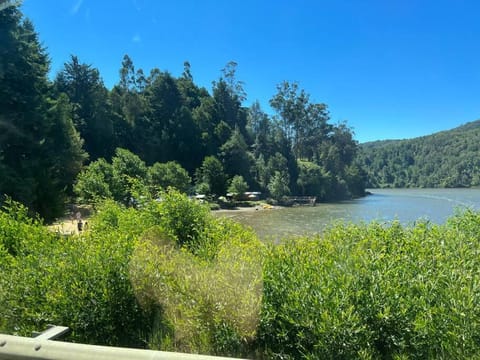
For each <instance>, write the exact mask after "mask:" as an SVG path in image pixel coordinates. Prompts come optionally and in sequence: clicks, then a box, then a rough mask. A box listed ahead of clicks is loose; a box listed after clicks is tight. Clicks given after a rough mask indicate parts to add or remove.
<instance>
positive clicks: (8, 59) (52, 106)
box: [0, 7, 85, 220]
mask: <svg viewBox="0 0 480 360" xmlns="http://www.w3.org/2000/svg"><path fill="white" fill-rule="evenodd" d="M48 67H49V62H48V58H47V54H46V52H45V50H44V49H43V48H42V46H41V45H40V42H39V40H38V36H37V34H36V32H35V30H34V28H33V25H32V23H31V22H30V21H28V20H24V19H23V18H22V14H21V13H20V12H19V10H18V9H17V8H16V7H9V8H7V9H5V10H3V11H0V134H1V135H0V170H1V171H2V174H1V176H0V179H1V180H0V194H1V195H2V197H3V196H4V195H6V196H9V197H11V198H13V199H14V200H17V201H20V202H22V203H24V204H25V205H27V206H28V207H29V208H30V209H31V210H32V211H36V212H38V213H39V214H40V215H41V216H43V217H44V218H45V219H46V220H51V219H53V218H55V217H56V216H59V215H61V213H62V211H63V209H64V202H65V200H66V197H67V195H68V192H69V190H70V189H69V187H70V186H71V182H72V179H73V178H74V177H75V176H76V174H77V173H78V171H79V170H80V167H81V165H82V162H83V161H84V159H85V153H84V152H83V151H82V149H81V145H82V142H81V140H80V138H79V136H78V134H77V133H76V131H75V129H74V128H73V123H72V119H71V116H70V113H69V111H68V107H69V104H68V102H67V101H66V99H65V98H60V99H59V100H58V101H55V100H52V99H51V98H50V97H49V94H51V85H50V84H49V82H48V80H47V73H48Z"/></svg>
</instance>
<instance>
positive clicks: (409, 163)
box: [358, 120, 480, 188]
mask: <svg viewBox="0 0 480 360" xmlns="http://www.w3.org/2000/svg"><path fill="white" fill-rule="evenodd" d="M358 161H359V163H360V165H361V166H362V167H363V169H364V170H365V172H366V173H367V187H372V188H382V187H396V188H404V187H423V188H426V187H471V186H479V185H480V120H476V121H472V122H469V123H466V124H464V125H461V126H459V127H456V128H454V129H451V130H446V131H441V132H437V133H434V134H431V135H427V136H421V137H417V138H413V139H405V140H380V141H373V142H367V143H363V144H360V149H359V155H358Z"/></svg>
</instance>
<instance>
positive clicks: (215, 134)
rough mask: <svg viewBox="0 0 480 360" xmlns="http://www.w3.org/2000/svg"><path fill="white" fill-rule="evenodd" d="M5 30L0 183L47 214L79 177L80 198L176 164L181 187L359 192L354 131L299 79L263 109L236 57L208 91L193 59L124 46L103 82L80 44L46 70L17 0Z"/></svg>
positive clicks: (277, 193) (67, 197)
mask: <svg viewBox="0 0 480 360" xmlns="http://www.w3.org/2000/svg"><path fill="white" fill-rule="evenodd" d="M0 37H1V38H0V54H1V56H0V129H1V132H0V172H1V174H2V176H1V178H0V193H1V194H6V195H7V196H8V197H11V198H13V199H14V200H18V201H20V202H22V203H23V204H25V205H27V206H28V207H29V208H30V209H32V210H33V211H35V212H38V213H39V214H41V216H42V217H44V218H45V219H47V220H48V219H52V218H54V217H57V216H59V215H61V214H62V211H63V210H64V207H65V204H66V202H67V201H71V199H72V197H73V196H74V195H75V194H74V188H75V190H76V195H78V196H79V197H80V198H81V199H84V200H91V199H92V198H95V197H97V198H98V197H100V198H108V197H113V198H116V199H117V200H122V201H126V199H128V198H129V197H130V196H129V192H131V191H130V190H131V189H130V185H132V184H134V183H137V184H138V183H139V182H140V183H145V184H147V183H148V185H149V186H150V187H149V188H150V189H157V188H160V187H164V186H165V185H172V184H170V182H169V181H167V182H165V181H164V180H165V179H166V178H167V179H168V178H170V179H172V178H173V179H174V180H176V179H175V175H172V174H175V173H178V174H181V176H182V179H183V180H185V179H187V183H186V184H185V182H184V181H183V180H182V181H181V183H182V186H183V190H185V191H189V192H191V193H193V192H200V193H204V194H207V195H212V196H220V195H224V194H225V192H226V191H227V190H228V188H229V186H234V188H233V190H235V188H240V189H244V188H247V189H250V190H251V191H260V192H262V193H263V194H264V195H267V196H269V197H271V198H273V199H277V200H280V199H282V198H283V197H284V196H287V195H290V194H295V195H312V196H317V197H318V199H319V200H330V199H342V198H348V197H352V196H359V195H362V194H363V192H364V176H363V173H362V171H361V170H360V168H359V167H358V166H357V165H355V164H354V163H353V159H354V157H355V154H356V151H357V147H358V145H357V142H356V141H355V140H354V139H353V134H352V131H351V130H350V129H349V128H348V126H347V125H346V124H344V123H341V124H337V125H333V124H331V123H330V122H329V121H330V117H329V112H328V108H327V105H325V104H322V103H316V102H312V101H311V100H310V96H309V94H307V93H306V92H305V91H304V90H303V89H301V88H300V87H299V85H298V84H297V83H295V82H282V83H281V84H279V85H278V86H277V89H276V93H275V94H274V95H273V97H272V98H271V100H270V106H271V108H272V109H273V110H274V112H275V114H274V115H268V114H267V113H265V112H264V111H263V110H262V108H261V107H260V104H259V103H258V102H254V103H253V105H252V106H250V107H246V106H245V105H244V102H245V100H246V92H245V89H244V84H243V83H242V81H240V80H238V79H237V78H236V68H237V64H236V63H235V62H230V63H228V64H226V66H225V68H224V69H223V70H222V71H221V73H220V75H219V78H218V79H217V80H215V81H213V82H212V89H211V91H208V90H207V89H205V88H202V87H199V86H198V85H196V84H195V82H194V78H193V75H192V69H191V66H190V64H189V63H188V62H185V64H184V71H183V73H182V74H181V75H180V76H179V77H175V76H173V75H172V74H170V73H169V72H168V71H162V70H160V69H157V68H155V69H152V70H150V71H149V72H148V73H147V72H144V71H143V70H142V69H138V68H136V67H135V66H134V63H133V61H132V59H131V58H130V57H129V56H128V55H125V56H124V58H123V60H122V61H121V65H120V66H119V67H120V70H119V80H118V83H117V84H116V85H115V86H113V88H112V89H107V88H106V86H105V84H104V83H103V80H102V77H101V74H100V72H99V70H98V69H96V68H95V67H94V66H93V65H90V64H86V63H82V61H81V60H80V59H79V58H78V57H77V56H75V55H72V56H71V58H70V59H66V60H67V62H66V63H65V64H64V67H63V68H62V69H61V70H60V71H59V72H58V73H57V74H56V76H55V77H54V79H52V80H50V79H49V78H48V73H49V60H48V54H47V51H46V50H45V48H44V47H43V46H42V44H41V42H40V40H39V38H38V35H37V33H36V32H35V29H34V27H33V25H32V23H31V22H30V21H29V20H27V19H24V18H23V16H22V14H21V12H20V10H19V9H18V8H16V7H9V8H7V9H5V10H3V11H1V12H0ZM167 163H168V164H169V165H166V164H167ZM89 169H90V171H89ZM169 169H170V170H171V169H174V170H173V173H172V171H169ZM79 174H80V177H81V181H80V184H78V181H77V176H78V175H79ZM185 175H186V176H185ZM158 179H161V180H162V181H160V182H158V181H157V180H158ZM174 182H175V181H174ZM75 184H77V185H76V186H75ZM125 184H127V185H125ZM173 185H175V184H173Z"/></svg>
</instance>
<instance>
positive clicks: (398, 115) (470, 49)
mask: <svg viewBox="0 0 480 360" xmlns="http://www.w3.org/2000/svg"><path fill="white" fill-rule="evenodd" d="M22 11H23V12H24V14H25V15H26V16H27V17H28V18H30V19H31V20H32V21H33V23H34V24H35V27H36V30H37V31H38V32H39V34H40V39H41V41H42V42H43V43H44V45H45V46H46V47H47V51H48V53H49V55H50V57H51V60H52V74H55V73H56V72H58V71H59V70H60V69H61V68H62V66H63V63H65V62H66V61H68V60H69V57H70V54H74V55H77V56H78V57H79V59H80V60H81V61H82V62H86V63H89V64H92V65H93V66H94V67H96V68H98V69H99V70H100V73H101V75H102V77H103V80H104V82H105V84H106V85H107V87H109V88H111V87H112V86H113V85H114V84H115V83H116V82H117V81H118V71H119V68H120V65H121V61H122V57H123V55H124V54H129V56H130V57H131V58H132V59H133V61H134V64H135V67H136V68H142V69H143V70H144V71H146V72H149V71H150V70H151V69H152V68H154V67H158V68H159V69H161V70H166V71H169V72H171V73H172V74H173V75H174V76H180V75H181V73H182V70H183V63H184V61H185V60H188V61H189V62H190V64H191V67H192V74H193V77H194V81H195V83H196V84H198V85H200V86H204V87H206V88H207V89H209V90H210V89H211V82H212V81H213V80H216V79H218V77H219V76H220V70H221V69H222V68H223V67H224V66H225V64H226V63H227V62H229V61H235V62H237V63H238V69H237V78H238V79H239V80H241V81H243V82H244V83H245V90H246V92H247V94H248V99H247V100H246V102H245V104H244V105H246V106H249V105H250V104H251V103H252V102H253V101H255V100H259V101H260V103H261V104H262V107H263V108H264V110H265V111H267V112H271V110H270V108H269V106H268V101H269V99H270V98H271V97H272V96H273V95H274V94H275V92H276V85H277V84H279V83H280V82H282V81H283V80H288V81H297V82H299V84H300V86H301V87H302V88H303V89H305V90H306V91H307V92H308V93H309V94H310V95H311V99H312V100H313V101H315V102H323V103H326V104H328V106H329V109H330V113H331V119H332V122H338V121H347V123H348V124H349V126H351V127H352V128H353V129H354V131H355V134H356V135H355V137H356V139H357V140H359V141H360V142H365V141H371V140H377V139H400V138H411V137H416V136H421V135H427V134H430V133H432V132H436V131H440V130H447V129H450V128H453V127H456V126H458V125H461V124H464V123H466V122H469V121H473V120H477V119H479V118H480V60H479V59H480V41H479V39H480V21H479V14H480V1H477V0H449V1H445V0H436V1H433V0H362V1H361V0H329V1H326V0H317V1H315V0H290V1H286V0H276V1H275V0H264V1H262V0H241V1H238V0H223V1H220V0H174V1H166V0H116V1H110V0H108V1H107V0H105V1H101V0H62V1H58V0H41V1H40V0H24V2H23V5H22Z"/></svg>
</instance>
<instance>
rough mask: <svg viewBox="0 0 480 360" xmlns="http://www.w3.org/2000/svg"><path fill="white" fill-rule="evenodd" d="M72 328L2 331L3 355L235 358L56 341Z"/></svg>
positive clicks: (57, 359) (23, 358) (58, 359)
mask: <svg viewBox="0 0 480 360" xmlns="http://www.w3.org/2000/svg"><path fill="white" fill-rule="evenodd" d="M67 331H68V328H65V327H61V326H55V327H51V328H50V329H48V330H47V331H45V332H43V333H41V334H39V335H38V336H37V337H34V338H27V337H21V336H13V335H4V334H0V359H1V360H3V359H8V360H27V359H28V360H30V359H44V360H63V359H74V360H97V359H99V360H113V359H119V360H123V359H125V360H126V359H129V360H130V359H139V360H144V359H145V360H146V359H149V360H166V359H171V360H194V359H196V360H222V359H223V360H232V358H225V357H216V356H207V355H195V354H183V353H173V352H165V351H154V350H142V349H131V348H119V347H110V346H98V345H86V344H76V343H67V342H63V341H53V339H55V338H58V337H59V336H61V335H63V334H65V333H66V332H67Z"/></svg>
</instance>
